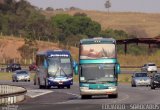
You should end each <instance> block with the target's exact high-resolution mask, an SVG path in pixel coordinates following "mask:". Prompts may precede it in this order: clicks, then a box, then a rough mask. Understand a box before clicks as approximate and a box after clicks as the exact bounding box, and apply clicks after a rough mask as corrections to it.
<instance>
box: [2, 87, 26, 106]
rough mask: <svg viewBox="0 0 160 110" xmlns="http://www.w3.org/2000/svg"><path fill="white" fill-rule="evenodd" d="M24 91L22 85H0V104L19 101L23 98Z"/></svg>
mask: <svg viewBox="0 0 160 110" xmlns="http://www.w3.org/2000/svg"><path fill="white" fill-rule="evenodd" d="M26 92H27V90H26V89H25V88H23V87H17V86H11V85H0V105H8V104H14V103H17V102H21V101H23V100H24V99H25V94H26Z"/></svg>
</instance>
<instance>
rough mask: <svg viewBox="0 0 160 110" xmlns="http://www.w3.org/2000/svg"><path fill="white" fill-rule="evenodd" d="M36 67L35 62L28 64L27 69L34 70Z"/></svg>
mask: <svg viewBox="0 0 160 110" xmlns="http://www.w3.org/2000/svg"><path fill="white" fill-rule="evenodd" d="M36 69H37V66H36V63H32V64H31V65H29V71H32V70H33V71H35V70H36Z"/></svg>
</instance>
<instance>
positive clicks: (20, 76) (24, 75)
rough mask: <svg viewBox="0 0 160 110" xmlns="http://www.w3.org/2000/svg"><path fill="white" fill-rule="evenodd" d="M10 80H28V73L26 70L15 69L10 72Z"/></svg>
mask: <svg viewBox="0 0 160 110" xmlns="http://www.w3.org/2000/svg"><path fill="white" fill-rule="evenodd" d="M12 81H13V82H15V81H16V82H18V81H30V73H29V72H28V71H26V70H16V71H15V72H14V73H13V74H12Z"/></svg>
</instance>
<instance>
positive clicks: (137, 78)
mask: <svg viewBox="0 0 160 110" xmlns="http://www.w3.org/2000/svg"><path fill="white" fill-rule="evenodd" d="M150 84H151V78H150V77H149V76H148V74H147V73H146V72H136V73H134V74H133V76H132V80H131V86H132V87H136V86H150Z"/></svg>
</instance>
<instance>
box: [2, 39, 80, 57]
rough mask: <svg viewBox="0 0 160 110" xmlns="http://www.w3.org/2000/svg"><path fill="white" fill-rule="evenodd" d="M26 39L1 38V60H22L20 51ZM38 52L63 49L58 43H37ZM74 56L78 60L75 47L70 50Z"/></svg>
mask: <svg viewBox="0 0 160 110" xmlns="http://www.w3.org/2000/svg"><path fill="white" fill-rule="evenodd" d="M24 43H25V42H24V39H22V38H14V37H7V38H6V37H1V38H0V60H3V59H21V55H20V52H19V51H18V49H19V48H20V47H22V46H23V45H24ZM37 47H38V51H42V50H55V49H56V50H57V49H62V48H61V47H59V45H58V44H57V43H51V42H44V41H37ZM70 51H71V53H72V54H73V55H72V56H73V57H74V58H77V55H78V49H77V48H75V47H71V48H70Z"/></svg>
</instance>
